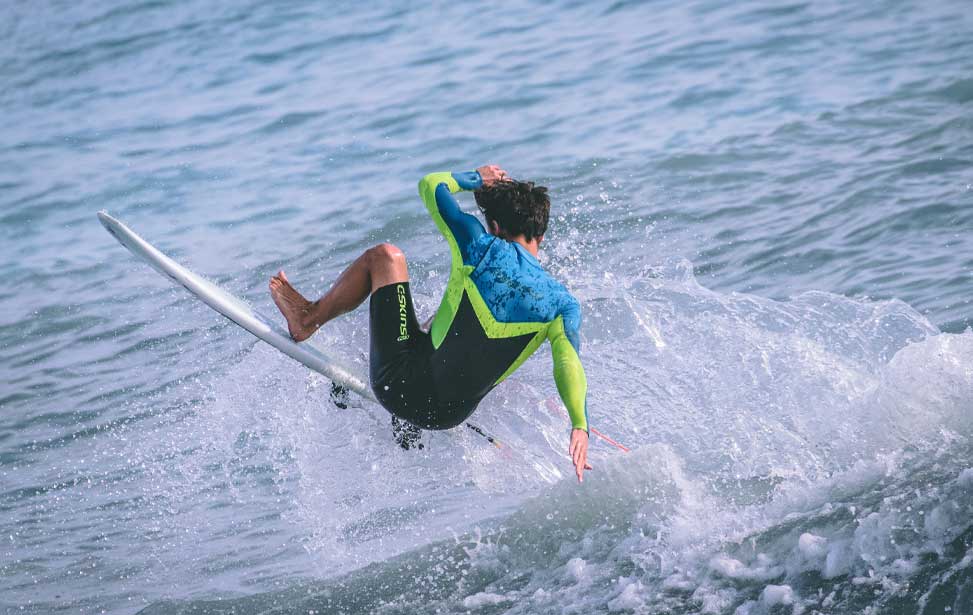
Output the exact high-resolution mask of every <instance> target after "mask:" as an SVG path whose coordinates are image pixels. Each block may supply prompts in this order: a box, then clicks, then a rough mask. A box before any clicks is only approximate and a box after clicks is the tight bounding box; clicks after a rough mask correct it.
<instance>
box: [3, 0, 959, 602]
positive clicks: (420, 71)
mask: <svg viewBox="0 0 973 615" xmlns="http://www.w3.org/2000/svg"><path fill="white" fill-rule="evenodd" d="M0 13H2V16H3V18H2V19H0V80H2V83H3V84H4V85H3V87H2V88H0V110H2V113H0V122H2V131H0V134H2V137H0V160H2V162H3V164H0V275H2V277H3V279H4V280H5V284H4V285H3V286H2V287H0V383H2V385H3V388H2V391H0V608H2V609H3V610H5V611H9V612H17V613H51V612H65V613H68V612H70V613H76V612H84V613H92V612H103V611H105V612H120V613H134V612H139V611H143V610H144V611H145V612H148V613H209V612H227V613H229V612H234V613H266V612H304V613H307V612H309V611H316V612H321V613H326V612H383V613H415V612H428V613H433V612H440V613H442V612H447V613H449V612H457V613H461V612H482V613H561V612H637V613H726V614H732V613H736V614H738V615H748V614H749V615H757V614H762V613H798V612H803V613H813V612H817V613H829V614H831V613H834V614H837V613H862V612H871V613H902V614H906V613H910V614H911V613H929V614H931V613H946V612H949V613H973V564H971V561H973V550H971V549H973V522H971V521H970V519H971V518H973V474H971V472H973V444H971V441H970V436H971V431H973V414H971V408H973V333H971V332H970V331H969V329H968V328H969V327H970V326H971V325H973V315H971V314H973V304H971V297H973V293H971V288H973V284H971V282H973V13H971V11H970V10H969V6H968V5H967V4H966V3H964V2H959V1H957V2H951V1H943V2H933V3H919V2H899V1H879V2H872V3H864V4H859V3H839V2H829V1H826V2H819V3H792V4H786V3H785V4H781V3H769V2H768V3H743V4H741V3H717V2H707V1H702V2H690V3H677V2H660V3H651V4H643V3H636V2H616V3H579V2H566V1H556V2H547V3H536V4H535V3H526V2H514V3H512V4H507V5H504V6H492V7H482V8H475V7H471V6H461V5H453V4H448V3H434V4H432V5H424V6H422V7H421V8H410V7H407V6H406V5H403V4H391V3H389V4H383V5H369V4H363V3H344V2H338V3H333V4H329V5H326V6H325V5H318V4H315V3H309V2H303V3H302V2H288V3H279V4H277V3H263V4H261V3H247V2H209V3H199V2H195V3H194V2H190V3H173V2H165V1H161V2H159V1H148V0H138V1H132V2H89V3H66V2H41V3H33V4H9V5H6V6H4V7H3V8H2V9H0ZM488 162H492V163H498V164H501V165H503V166H504V167H505V168H507V169H508V170H509V171H510V172H511V173H512V174H513V175H514V176H518V177H523V178H529V179H533V180H536V181H539V182H542V183H544V184H546V185H548V186H550V188H551V193H552V196H553V199H554V204H553V219H552V227H551V231H550V233H549V235H548V237H547V239H546V242H545V244H546V245H545V249H544V250H543V251H542V260H543V262H544V263H545V264H546V265H547V266H548V267H549V268H550V269H551V270H552V271H553V272H554V273H555V274H556V275H557V276H558V277H560V278H561V279H563V280H564V281H565V282H566V283H567V284H568V286H569V288H571V289H572V291H573V292H575V294H576V295H577V296H578V297H579V299H580V300H581V301H582V305H583V309H584V314H585V324H584V328H583V337H584V347H585V353H584V357H583V359H584V361H585V365H586V369H587V371H588V376H589V382H590V384H591V400H590V404H591V406H590V408H591V410H590V412H591V416H592V422H593V423H594V424H595V425H596V426H599V428H603V430H604V431H605V432H607V433H609V434H611V435H612V436H613V437H615V438H617V439H618V440H620V441H622V442H624V443H625V444H627V445H628V446H630V447H631V448H632V449H633V451H632V453H629V454H628V455H624V454H621V453H619V452H618V451H616V450H615V449H612V448H611V447H609V446H607V445H604V444H603V443H595V444H593V448H592V456H593V463H594V465H595V467H596V470H595V471H594V472H593V473H592V474H591V475H590V476H589V477H588V479H586V481H585V483H584V485H583V486H582V487H578V486H577V485H576V484H574V483H573V482H572V481H571V480H570V473H569V469H570V468H569V466H568V460H567V458H566V456H565V455H564V452H563V450H562V449H563V448H564V445H565V443H566V431H565V427H566V424H565V422H564V419H563V417H561V416H558V415H555V414H552V413H551V412H550V411H549V409H548V408H547V404H546V402H545V400H547V399H548V398H550V397H551V396H552V395H554V388H553V383H552V382H551V378H550V367H549V356H548V355H546V354H541V355H540V356H538V357H536V358H534V359H532V360H531V361H530V362H529V363H528V364H527V365H526V366H525V367H524V368H523V370H522V371H521V372H520V373H518V375H517V376H516V377H514V378H512V379H511V380H510V381H509V382H507V383H505V384H504V386H502V387H500V388H499V389H498V390H497V391H495V392H494V393H493V394H492V395H491V397H490V398H489V399H488V400H487V401H486V402H485V403H484V404H483V405H482V406H481V408H480V409H479V410H478V412H477V414H476V415H475V416H476V419H477V421H478V422H479V423H480V424H482V425H483V426H484V427H485V428H487V429H489V430H490V431H492V432H494V433H496V434H497V435H498V436H499V437H500V438H501V440H503V441H505V442H507V443H508V444H509V445H510V446H509V447H508V449H507V450H506V452H504V453H501V452H500V451H497V450H495V449H492V448H490V447H488V446H484V445H483V444H482V442H481V441H480V440H479V439H477V438H475V436H473V435H472V434H469V433H443V434H432V435H431V436H428V440H427V443H428V446H427V447H426V449H424V451H423V452H421V453H418V454H414V453H406V452H404V451H400V450H398V449H396V448H395V446H394V443H393V441H392V437H391V434H390V432H389V428H388V419H387V415H386V414H385V413H384V411H383V410H381V409H380V408H377V407H374V406H371V405H368V404H362V403H359V402H355V405H356V407H354V408H351V409H349V410H348V411H338V410H337V409H335V408H334V407H333V406H332V405H331V404H330V402H329V400H328V395H327V390H328V383H327V382H325V381H323V380H322V379H320V378H317V377H315V376H313V375H310V374H308V373H307V372H306V370H303V369H302V368H301V367H300V366H298V365H297V364H295V363H293V362H291V361H289V360H288V359H286V358H284V357H282V356H279V355H278V354H277V353H275V352H274V351H272V350H271V349H269V348H265V347H263V346H262V345H257V344H256V342H255V341H254V340H253V339H252V338H250V337H249V336H247V335H246V334H244V333H242V332H240V331H239V330H238V329H237V328H236V327H233V326H230V325H228V324H226V323H225V322H224V321H222V320H221V319H219V318H218V317H217V316H216V315H215V314H214V313H212V312H210V311H209V310H208V309H207V308H205V307H203V306H201V305H199V304H198V303H197V302H195V301H193V300H192V299H191V298H189V297H188V296H187V295H186V294H185V293H183V292H182V291H180V290H179V289H176V288H173V287H171V285H169V283H168V282H167V281H166V280H165V279H163V278H162V277H160V276H158V275H157V274H155V273H154V272H152V271H151V270H149V269H148V268H147V267H145V266H144V265H141V264H139V263H137V262H135V261H134V260H133V259H132V258H131V257H130V256H129V255H128V253H127V252H125V251H124V250H123V248H121V246H119V245H118V244H117V243H116V242H115V241H114V240H113V239H112V238H111V237H110V236H109V235H108V234H107V233H105V232H104V230H103V229H102V228H101V226H100V225H99V224H98V222H97V220H96V218H95V215H94V214H95V212H96V211H98V210H100V209H107V210H109V211H110V212H112V213H113V214H115V215H117V216H118V217H119V218H120V219H122V220H123V221H125V222H126V223H127V224H129V225H131V226H132V227H133V228H134V229H135V230H136V231H137V232H139V233H141V234H142V235H143V236H145V237H146V238H147V239H148V240H149V241H152V242H153V243H155V244H156V245H158V246H159V247H160V248H162V249H163V250H165V251H166V252H167V253H169V254H170V255H172V256H173V257H175V258H177V259H179V260H181V261H183V262H185V263H186V264H187V265H189V266H190V267H191V268H193V269H194V270H196V271H198V272H200V273H202V274H204V275H206V276H208V277H210V278H211V279H213V280H215V281H217V282H219V283H221V284H223V285H224V286H226V287H227V288H228V289H230V290H232V291H233V292H235V293H237V294H240V295H241V296H244V297H246V298H247V299H248V300H250V301H251V302H253V303H254V305H256V306H257V307H258V308H259V309H261V310H263V311H268V312H269V311H271V310H272V309H273V308H272V305H271V302H270V301H269V298H268V296H267V293H266V281H267V278H268V277H269V275H271V274H272V273H274V272H275V271H276V270H277V269H279V268H281V267H284V268H286V270H287V271H288V273H289V274H290V277H291V278H292V279H293V280H294V281H295V282H296V283H297V284H298V286H299V288H302V289H305V290H307V292H308V293H309V294H315V293H320V292H323V291H324V290H326V289H327V288H328V286H329V284H330V281H331V280H332V279H333V278H334V276H335V275H336V274H337V273H338V272H339V271H340V270H341V268H342V266H343V265H344V264H346V263H347V262H348V261H349V260H350V259H351V258H353V257H354V256H356V255H357V254H358V253H359V252H360V251H361V250H363V249H365V248H367V247H369V246H370V245H373V244H374V243H377V242H380V241H393V242H395V243H397V244H398V245H400V246H401V247H402V248H403V249H404V250H405V252H406V254H407V255H408V257H409V261H410V270H411V274H412V277H413V280H414V285H415V287H416V291H417V297H416V300H417V304H418V307H419V309H420V312H421V314H420V316H422V315H426V314H430V313H431V312H432V310H433V309H434V308H435V306H436V303H437V301H438V298H439V296H440V293H441V292H442V288H443V286H444V283H445V273H446V271H447V260H448V256H447V254H448V253H447V250H446V247H445V244H444V242H443V241H442V239H441V238H440V237H439V236H438V234H437V232H436V230H435V228H434V226H433V225H432V224H431V223H430V221H429V219H428V217H427V215H426V214H425V211H424V209H423V207H422V205H421V203H420V201H419V200H418V197H417V195H416V191H415V185H416V182H417V181H418V179H419V178H420V177H421V176H422V175H423V174H424V173H426V172H429V171H436V170H465V169H469V168H472V167H474V166H477V165H479V164H484V163H488ZM366 327H367V321H366V318H365V315H364V313H363V312H361V311H360V312H357V313H355V314H352V315H350V316H349V317H347V318H344V319H342V320H340V321H336V322H334V323H332V324H330V325H329V326H328V327H327V328H326V329H325V330H323V331H322V332H321V333H319V335H318V336H317V338H316V339H317V343H319V344H321V345H322V346H323V347H327V348H331V349H334V350H338V351H340V352H341V353H342V354H343V355H344V356H346V357H347V358H349V359H350V360H352V361H358V362H359V363H361V364H362V365H364V361H365V353H366V352H367V329H366Z"/></svg>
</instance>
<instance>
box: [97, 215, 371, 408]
mask: <svg viewBox="0 0 973 615" xmlns="http://www.w3.org/2000/svg"><path fill="white" fill-rule="evenodd" d="M98 220H100V221H101V224H102V225H103V226H104V227H105V228H106V229H108V232H109V233H111V234H112V235H113V236H114V237H115V239H117V240H118V241H119V243H121V244H122V245H123V246H125V247H126V248H128V250H129V251H130V252H131V253H132V254H134V255H135V256H137V257H139V258H141V259H143V260H145V261H146V262H147V263H148V264H149V265H151V266H152V268H153V269H155V270H156V271H158V272H159V273H162V274H164V275H165V276H166V277H168V278H169V279H171V280H172V281H173V282H175V283H176V284H179V285H180V286H182V287H183V288H185V289H186V290H188V291H189V292H190V293H192V294H193V295H195V296H196V297H198V298H199V299H200V300H201V301H202V302H203V303H205V304H206V305H208V306H210V307H211V308H213V309H214V310H216V311H217V312H219V313H220V314H222V315H223V316H225V317H227V318H228V319H229V320H231V321H232V322H234V323H236V324H238V325H240V326H241V327H243V328H244V329H246V330H247V331H249V332H250V333H252V334H253V335H255V336H257V337H258V338H260V339H261V340H263V341H265V342H267V343H268V344H270V345H271V346H273V347H274V348H276V349H277V350H279V351H281V352H283V353H284V354H286V355H287V356H289V357H291V358H292V359H294V360H296V361H299V362H300V363H302V364H303V365H305V366H307V367H308V368H310V369H313V370H314V371H316V372H318V373H319V374H322V375H324V376H325V377H327V378H329V379H330V380H331V381H332V382H334V383H336V384H339V385H341V386H343V387H345V388H347V389H349V390H352V391H354V392H356V393H358V394H359V395H361V396H362V397H364V398H366V399H370V400H372V401H374V400H375V395H374V394H373V393H372V390H371V388H370V387H369V386H368V378H366V377H365V376H364V375H363V374H361V373H360V371H359V370H356V369H354V368H352V367H350V366H348V365H346V364H344V363H342V362H341V361H340V360H338V359H337V358H335V357H333V356H331V355H329V354H327V353H325V352H324V351H323V350H321V349H320V348H316V347H315V346H313V345H312V344H311V343H310V342H309V341H305V342H302V343H300V344H298V343H296V342H295V341H294V340H292V339H291V337H290V335H289V334H288V333H287V331H285V330H284V329H283V328H281V327H280V326H278V325H277V324H275V323H274V322H273V321H272V320H270V319H269V318H267V317H266V316H263V315H262V314H260V313H259V312H257V311H256V310H255V309H253V308H252V307H251V306H250V304H248V303H247V302H246V301H244V300H243V299H240V298H239V297H236V296H234V295H232V294H230V293H229V292H227V291H225V290H223V289H222V288H220V287H219V286H217V285H216V284H214V283H212V282H210V281H209V280H207V279H206V278H204V277H202V276H199V275H197V274H195V273H193V272H192V271H190V270H189V269H186V268H185V267H183V266H182V265H180V264H179V263H177V262H176V261H174V260H172V259H171V258H169V257H168V256H166V255H165V254H163V253H162V252H160V251H159V250H158V249H156V248H155V247H154V246H153V245H152V244H150V243H149V242H147V241H146V240H144V239H142V238H141V237H139V236H138V235H137V234H136V233H135V232H134V231H133V230H132V229H130V228H128V227H127V226H125V225H124V224H122V223H121V222H120V221H119V220H117V219H115V218H113V217H111V216H110V215H108V212H105V211H100V212H98Z"/></svg>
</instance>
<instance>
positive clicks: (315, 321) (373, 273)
mask: <svg viewBox="0 0 973 615" xmlns="http://www.w3.org/2000/svg"><path fill="white" fill-rule="evenodd" d="M408 280H409V270H408V267H407V265H406V262H405V255H404V254H403V253H402V250H399V249H398V248H397V247H395V246H393V245H392V244H390V243H383V244H379V245H377V246H375V247H373V248H369V249H368V250H365V252H364V253H363V254H362V255H361V256H359V257H358V258H356V259H355V261H354V262H352V263H351V265H349V266H348V268H347V269H345V270H344V271H343V272H342V274H341V275H340V276H338V279H337V280H336V281H335V283H334V286H332V287H331V290H329V291H328V292H327V293H325V295H324V296H323V297H321V298H320V299H318V300H317V301H314V302H309V301H308V300H307V299H305V298H304V297H303V296H302V295H301V294H300V293H298V292H297V290H295V289H294V287H293V286H291V284H290V282H289V281H288V280H287V276H286V275H285V274H284V272H283V271H281V272H280V273H278V274H277V275H276V276H274V277H273V278H271V279H270V292H271V295H273V297H274V303H276V304H277V307H278V308H279V309H280V311H281V313H282V314H283V315H284V318H286V319H287V327H288V329H289V330H290V333H291V337H293V338H294V339H295V340H296V341H298V342H300V341H303V340H306V339H307V338H309V337H311V335H312V334H313V333H314V332H315V331H317V330H318V328H319V327H320V326H321V325H323V324H324V323H326V322H328V321H329V320H331V319H333V318H335V317H337V316H340V315H342V314H345V313H347V312H350V311H352V310H353V309H355V308H356V307H358V306H359V305H361V303H362V302H363V301H364V300H365V299H366V298H368V296H369V295H370V294H371V293H372V291H374V290H376V289H378V288H381V287H383V286H388V285H389V284H395V283H398V282H407V281H408Z"/></svg>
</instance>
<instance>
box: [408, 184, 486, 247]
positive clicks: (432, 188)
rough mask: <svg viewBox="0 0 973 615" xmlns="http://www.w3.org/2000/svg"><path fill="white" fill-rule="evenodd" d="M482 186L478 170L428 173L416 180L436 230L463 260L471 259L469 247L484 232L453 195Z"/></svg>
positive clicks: (478, 222)
mask: <svg viewBox="0 0 973 615" xmlns="http://www.w3.org/2000/svg"><path fill="white" fill-rule="evenodd" d="M482 185H483V178H482V177H481V176H480V173H479V172H478V171H468V172H465V173H430V174H429V175H426V176H425V177H423V178H422V180H421V181H420V182H419V195H420V196H421V197H422V201H423V203H425V205H426V209H427V210H428V211H429V215H430V216H432V219H433V221H435V223H436V227H437V228H439V232H441V233H442V234H443V236H445V237H446V241H447V242H448V243H449V247H450V251H451V252H452V253H453V256H454V257H455V256H458V257H460V258H461V259H462V260H463V262H464V263H466V262H468V261H469V260H470V252H469V250H470V247H471V246H472V245H473V242H474V241H475V240H476V239H477V238H479V237H480V236H481V235H485V234H486V230H484V228H483V225H482V224H480V221H479V220H477V219H476V217H474V216H471V215H470V214H467V213H464V212H463V210H461V209H460V208H459V203H457V202H456V199H455V198H454V197H453V194H455V193H457V192H460V191H462V190H476V189H477V188H480V187H481V186H482Z"/></svg>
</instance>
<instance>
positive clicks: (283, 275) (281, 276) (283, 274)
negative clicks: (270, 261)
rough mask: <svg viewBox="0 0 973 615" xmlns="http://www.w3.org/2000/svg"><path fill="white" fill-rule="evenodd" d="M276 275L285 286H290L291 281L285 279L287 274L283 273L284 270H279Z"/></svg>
mask: <svg viewBox="0 0 973 615" xmlns="http://www.w3.org/2000/svg"><path fill="white" fill-rule="evenodd" d="M277 275H278V277H280V279H281V281H283V282H284V283H285V284H290V283H291V281H290V280H288V279H287V274H286V273H284V270H283V269H281V270H280V273H278V274H277Z"/></svg>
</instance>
